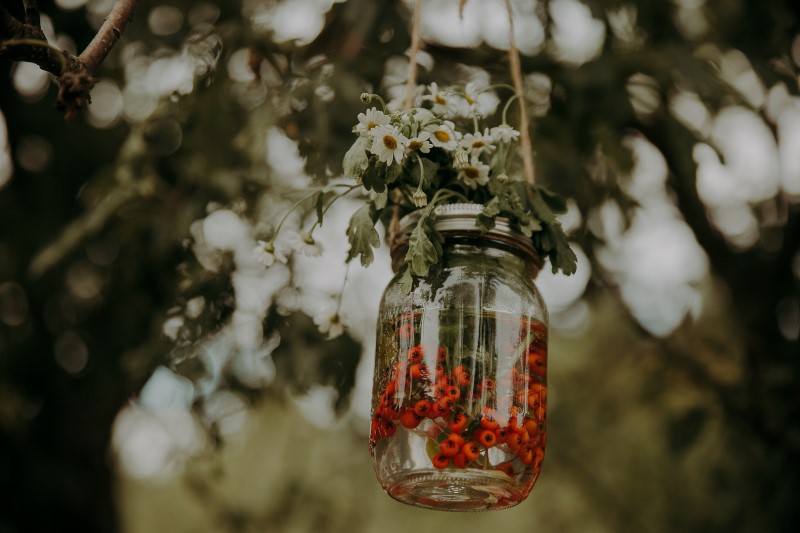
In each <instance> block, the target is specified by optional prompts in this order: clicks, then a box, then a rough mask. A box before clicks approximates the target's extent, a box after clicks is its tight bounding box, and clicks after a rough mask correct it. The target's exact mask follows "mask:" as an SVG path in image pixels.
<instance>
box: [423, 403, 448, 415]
mask: <svg viewBox="0 0 800 533" xmlns="http://www.w3.org/2000/svg"><path fill="white" fill-rule="evenodd" d="M448 412H449V409H447V407H445V406H444V405H442V404H441V403H439V402H435V403H434V404H433V405H432V406H431V414H430V415H428V416H430V417H431V418H438V417H440V416H445V415H446V414H447V413H448Z"/></svg>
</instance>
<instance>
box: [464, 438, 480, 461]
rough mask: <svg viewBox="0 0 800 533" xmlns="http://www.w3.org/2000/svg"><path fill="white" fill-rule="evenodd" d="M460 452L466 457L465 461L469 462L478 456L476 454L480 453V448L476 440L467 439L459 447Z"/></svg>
mask: <svg viewBox="0 0 800 533" xmlns="http://www.w3.org/2000/svg"><path fill="white" fill-rule="evenodd" d="M461 453H463V454H464V457H466V458H467V461H470V462H471V461H474V460H475V459H477V458H478V456H479V455H480V454H481V449H480V446H478V443H477V442H474V441H469V442H468V443H466V444H465V445H464V446H462V447H461Z"/></svg>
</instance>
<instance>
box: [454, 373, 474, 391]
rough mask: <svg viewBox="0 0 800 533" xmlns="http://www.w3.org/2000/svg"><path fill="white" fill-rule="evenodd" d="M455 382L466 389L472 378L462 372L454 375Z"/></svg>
mask: <svg viewBox="0 0 800 533" xmlns="http://www.w3.org/2000/svg"><path fill="white" fill-rule="evenodd" d="M456 381H457V382H458V384H459V385H461V386H462V387H467V386H469V384H470V381H472V376H471V375H470V373H469V372H467V371H464V372H461V373H460V374H458V375H456Z"/></svg>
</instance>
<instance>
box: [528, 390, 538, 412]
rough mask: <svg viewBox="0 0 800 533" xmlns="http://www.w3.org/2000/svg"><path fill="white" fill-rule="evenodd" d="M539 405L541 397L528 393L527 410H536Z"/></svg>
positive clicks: (534, 393) (535, 393)
mask: <svg viewBox="0 0 800 533" xmlns="http://www.w3.org/2000/svg"><path fill="white" fill-rule="evenodd" d="M540 403H541V397H540V396H539V393H537V392H530V393H528V409H536V408H537V407H539V404H540Z"/></svg>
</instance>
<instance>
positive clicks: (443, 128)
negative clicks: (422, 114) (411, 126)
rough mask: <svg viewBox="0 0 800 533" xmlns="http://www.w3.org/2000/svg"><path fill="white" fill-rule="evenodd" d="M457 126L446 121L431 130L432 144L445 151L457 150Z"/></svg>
mask: <svg viewBox="0 0 800 533" xmlns="http://www.w3.org/2000/svg"><path fill="white" fill-rule="evenodd" d="M455 128H456V127H455V124H453V123H452V122H450V121H449V120H445V121H444V122H442V123H441V124H439V125H438V126H435V127H433V129H432V130H431V137H430V139H431V143H433V145H434V146H435V147H437V148H443V149H445V150H455V149H456V147H458V137H457V136H456V135H457V134H456V129H455Z"/></svg>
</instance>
